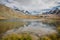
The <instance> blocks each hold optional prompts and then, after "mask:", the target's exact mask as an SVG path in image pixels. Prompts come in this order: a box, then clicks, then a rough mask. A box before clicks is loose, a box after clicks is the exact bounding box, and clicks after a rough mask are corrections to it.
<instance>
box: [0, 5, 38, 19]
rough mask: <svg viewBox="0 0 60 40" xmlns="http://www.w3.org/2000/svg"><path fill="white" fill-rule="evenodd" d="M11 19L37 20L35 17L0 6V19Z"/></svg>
mask: <svg viewBox="0 0 60 40" xmlns="http://www.w3.org/2000/svg"><path fill="white" fill-rule="evenodd" d="M10 18H11V19H12V18H37V17H36V16H32V15H27V14H24V13H23V12H21V11H20V12H18V11H15V10H13V9H11V8H8V7H6V6H4V5H0V19H10Z"/></svg>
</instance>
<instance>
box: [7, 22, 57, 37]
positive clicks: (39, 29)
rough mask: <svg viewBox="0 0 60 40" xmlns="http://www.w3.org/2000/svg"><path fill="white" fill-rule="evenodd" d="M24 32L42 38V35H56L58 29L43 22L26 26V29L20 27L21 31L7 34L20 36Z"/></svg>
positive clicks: (14, 30)
mask: <svg viewBox="0 0 60 40" xmlns="http://www.w3.org/2000/svg"><path fill="white" fill-rule="evenodd" d="M24 32H28V33H31V34H34V35H38V36H41V35H49V34H52V33H56V29H55V27H54V26H53V25H49V24H48V25H47V24H43V23H42V22H29V24H28V25H27V26H26V25H24V27H20V28H19V29H12V30H8V31H7V32H6V34H11V33H17V34H18V33H24Z"/></svg>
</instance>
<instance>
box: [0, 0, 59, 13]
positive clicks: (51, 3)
mask: <svg viewBox="0 0 60 40" xmlns="http://www.w3.org/2000/svg"><path fill="white" fill-rule="evenodd" d="M1 2H2V3H3V4H5V5H6V6H8V7H11V8H14V6H15V7H17V8H18V9H20V10H28V11H30V12H31V13H33V12H32V11H41V10H44V9H51V8H52V7H55V6H58V5H60V0H8V1H7V0H0V3H1ZM44 11H47V10H44ZM37 13H38V12H37Z"/></svg>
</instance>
